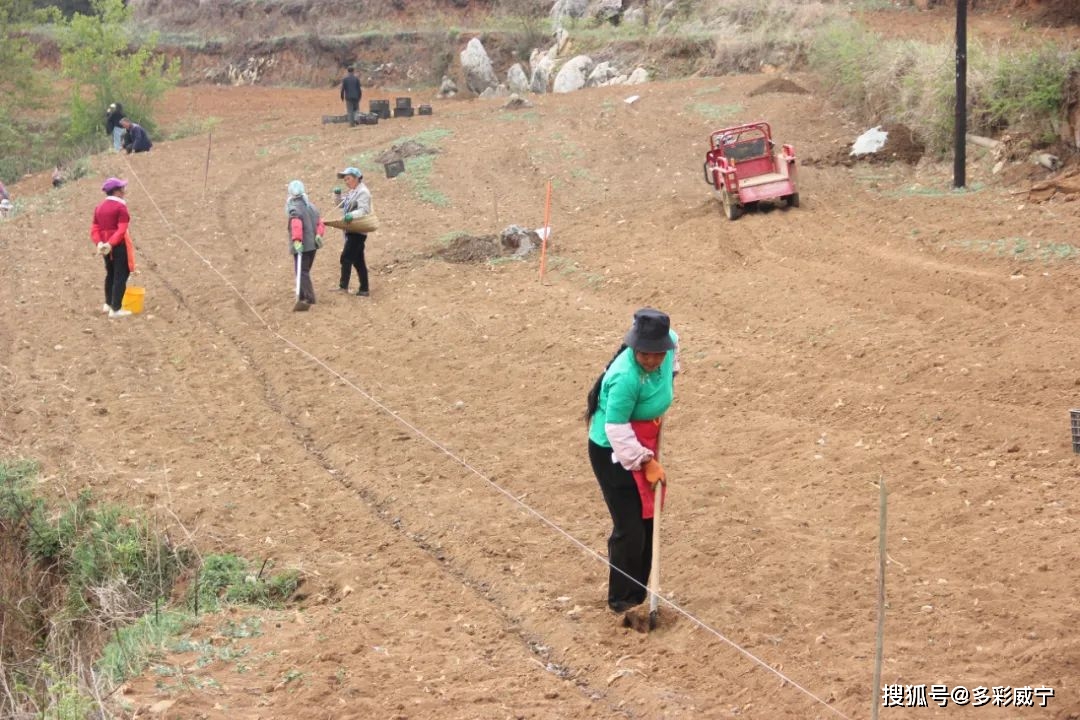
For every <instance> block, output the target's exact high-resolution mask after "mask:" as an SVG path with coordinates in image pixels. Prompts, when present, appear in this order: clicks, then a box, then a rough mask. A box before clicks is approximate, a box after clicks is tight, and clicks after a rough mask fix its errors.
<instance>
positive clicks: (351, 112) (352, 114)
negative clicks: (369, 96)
mask: <svg viewBox="0 0 1080 720" xmlns="http://www.w3.org/2000/svg"><path fill="white" fill-rule="evenodd" d="M358 112H360V98H356V99H355V100H350V99H348V98H345V114H346V115H348V116H349V124H350V125H355V124H356V113H358Z"/></svg>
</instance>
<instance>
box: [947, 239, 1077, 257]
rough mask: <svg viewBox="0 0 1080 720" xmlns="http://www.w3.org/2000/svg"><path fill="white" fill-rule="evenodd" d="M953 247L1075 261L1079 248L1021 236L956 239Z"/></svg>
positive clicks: (993, 253)
mask: <svg viewBox="0 0 1080 720" xmlns="http://www.w3.org/2000/svg"><path fill="white" fill-rule="evenodd" d="M953 246H954V247H958V248H961V249H963V250H971V251H974V252H978V253H984V254H988V255H994V256H996V257H1002V258H1012V259H1014V260H1022V261H1024V262H1043V263H1055V262H1075V261H1076V260H1078V259H1080V248H1078V247H1077V246H1075V245H1070V244H1069V243H1043V242H1041V241H1032V240H1028V239H1026V238H1021V237H1010V238H998V239H996V240H957V241H955V242H954V243H953Z"/></svg>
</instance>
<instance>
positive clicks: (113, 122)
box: [105, 103, 124, 135]
mask: <svg viewBox="0 0 1080 720" xmlns="http://www.w3.org/2000/svg"><path fill="white" fill-rule="evenodd" d="M123 117H124V106H123V105H121V104H120V103H116V109H115V110H113V111H112V112H109V111H108V110H106V111H105V134H106V135H112V131H113V129H114V128H116V127H118V126H119V125H120V120H121V119H123Z"/></svg>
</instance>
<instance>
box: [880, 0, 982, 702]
mask: <svg viewBox="0 0 1080 720" xmlns="http://www.w3.org/2000/svg"><path fill="white" fill-rule="evenodd" d="M966 1H967V0H959V2H966ZM888 502H889V501H888V493H886V492H885V476H884V475H883V476H881V477H880V478H878V586H877V632H876V633H875V636H874V687H873V689H872V691H871V697H873V698H874V704H873V707H872V709H871V711H870V717H871V720H878V712H879V710H878V708H880V707H881V661H882V658H883V657H884V648H885V561H886V558H888V557H889V556H888V554H887V551H886V548H885V529H886V527H888V521H887V519H886V515H887V514H888Z"/></svg>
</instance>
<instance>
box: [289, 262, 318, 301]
mask: <svg viewBox="0 0 1080 720" xmlns="http://www.w3.org/2000/svg"><path fill="white" fill-rule="evenodd" d="M317 252H319V251H318V250H307V251H305V252H303V253H301V254H300V299H301V300H303V301H304V302H306V303H310V304H311V305H314V304H315V286H314V285H312V284H311V266H312V265H314V264H315V253H317ZM293 262H296V261H295V260H293Z"/></svg>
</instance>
